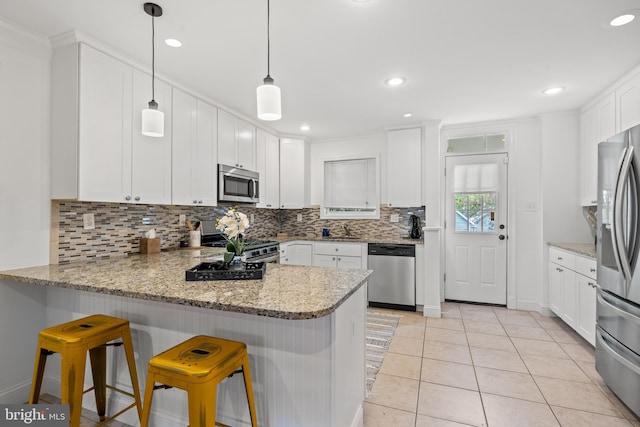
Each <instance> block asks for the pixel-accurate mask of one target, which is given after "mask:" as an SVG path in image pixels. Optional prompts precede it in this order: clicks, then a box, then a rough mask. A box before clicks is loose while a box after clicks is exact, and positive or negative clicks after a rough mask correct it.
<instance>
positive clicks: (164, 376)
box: [140, 335, 258, 427]
mask: <svg viewBox="0 0 640 427" xmlns="http://www.w3.org/2000/svg"><path fill="white" fill-rule="evenodd" d="M235 373H242V374H243V377H244V386H245V391H246V394H247V401H248V403H249V414H250V415H251V425H252V426H253V427H256V426H257V425H258V423H257V419H256V409H255V403H254V400H253V389H252V386H251V371H250V370H249V356H248V353H247V346H246V344H244V343H242V342H238V341H231V340H226V339H222V338H213V337H209V336H205V335H198V336H195V337H193V338H190V339H188V340H186V341H184V342H182V343H180V344H178V345H176V346H175V347H172V348H170V349H168V350H166V351H164V352H163V353H160V354H158V355H157V356H154V357H153V358H151V360H149V366H148V373H147V382H146V388H145V393H144V405H143V408H144V409H143V412H142V422H141V424H140V425H141V426H142V427H147V425H148V423H149V415H150V412H151V401H152V399H153V391H154V390H155V389H158V388H171V387H175V388H179V389H181V390H185V391H186V392H187V398H188V406H189V425H190V427H205V426H207V427H210V426H213V425H223V424H220V423H216V422H215V418H216V394H217V386H218V383H220V382H221V381H222V380H224V379H225V378H227V377H229V376H231V375H233V374H235ZM155 383H160V384H161V385H160V386H155Z"/></svg>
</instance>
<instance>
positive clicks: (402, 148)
mask: <svg viewBox="0 0 640 427" xmlns="http://www.w3.org/2000/svg"><path fill="white" fill-rule="evenodd" d="M387 203H388V205H389V206H393V207H415V206H422V131H421V129H420V128H415V129H399V130H391V131H389V132H387Z"/></svg>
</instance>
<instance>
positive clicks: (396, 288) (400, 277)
mask: <svg viewBox="0 0 640 427" xmlns="http://www.w3.org/2000/svg"><path fill="white" fill-rule="evenodd" d="M367 262H368V266H367V269H369V270H373V274H372V275H371V276H369V280H368V288H367V289H368V291H367V292H368V300H369V305H370V306H371V307H385V308H394V309H400V310H408V311H416V247H415V245H399V244H398V245H396V244H386V243H369V257H368V259H367Z"/></svg>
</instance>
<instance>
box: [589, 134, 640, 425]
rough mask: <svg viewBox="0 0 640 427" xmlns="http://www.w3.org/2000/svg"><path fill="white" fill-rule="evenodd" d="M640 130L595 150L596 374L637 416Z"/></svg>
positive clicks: (639, 386)
mask: <svg viewBox="0 0 640 427" xmlns="http://www.w3.org/2000/svg"><path fill="white" fill-rule="evenodd" d="M639 220H640V126H637V127H634V128H631V129H629V130H627V131H625V132H622V133H620V134H618V135H616V136H614V137H612V138H610V139H608V140H607V141H605V142H601V143H600V144H599V145H598V232H597V256H598V296H597V319H598V320H597V327H596V370H597V371H598V372H599V373H600V375H601V376H602V378H603V379H604V381H605V383H606V384H607V385H608V386H609V388H610V389H611V390H613V392H614V393H615V394H616V395H617V396H618V397H619V398H620V400H622V401H623V402H624V403H625V404H626V405H627V406H628V407H629V408H630V409H631V410H632V411H633V412H634V413H635V414H636V415H640V268H638V267H639V266H638V252H639V251H640V228H639V225H640V224H639V223H638V221H639Z"/></svg>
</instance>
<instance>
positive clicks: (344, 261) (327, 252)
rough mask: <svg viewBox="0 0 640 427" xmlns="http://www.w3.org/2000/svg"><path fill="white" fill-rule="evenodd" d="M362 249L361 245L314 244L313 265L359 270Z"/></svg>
mask: <svg viewBox="0 0 640 427" xmlns="http://www.w3.org/2000/svg"><path fill="white" fill-rule="evenodd" d="M362 253H363V248H362V244H361V243H339V242H315V243H314V245H313V265H314V266H317V267H331V268H356V269H361V268H363V266H362V259H363V257H362Z"/></svg>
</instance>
